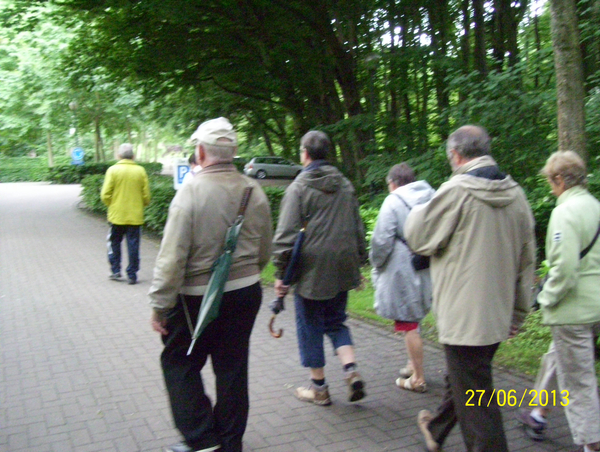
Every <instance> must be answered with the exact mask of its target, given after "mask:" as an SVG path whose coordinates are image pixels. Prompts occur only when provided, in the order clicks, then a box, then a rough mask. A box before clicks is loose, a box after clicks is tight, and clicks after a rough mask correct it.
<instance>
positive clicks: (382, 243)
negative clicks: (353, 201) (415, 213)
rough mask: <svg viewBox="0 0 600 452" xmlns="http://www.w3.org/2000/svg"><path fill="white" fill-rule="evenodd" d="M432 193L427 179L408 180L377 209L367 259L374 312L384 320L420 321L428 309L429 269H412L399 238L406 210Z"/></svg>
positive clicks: (429, 301)
mask: <svg viewBox="0 0 600 452" xmlns="http://www.w3.org/2000/svg"><path fill="white" fill-rule="evenodd" d="M434 193H435V191H434V190H433V188H431V186H430V185H429V184H428V183H427V182H425V181H416V182H412V183H410V184H407V185H404V186H402V187H399V188H397V189H396V190H394V191H393V192H392V193H390V194H389V195H388V197H387V198H386V199H385V201H384V202H383V204H382V206H381V210H380V211H379V216H378V217H377V223H376V224H375V229H374V231H373V237H372V239H371V251H370V253H369V259H370V261H371V265H372V266H373V270H372V273H371V279H372V281H373V286H374V287H375V306H374V307H375V311H377V314H379V315H380V316H382V317H385V318H387V319H393V320H402V321H404V322H420V321H421V320H422V319H423V317H425V316H426V315H427V313H428V312H429V309H430V308H431V276H430V273H429V269H425V270H420V271H418V272H417V271H415V269H414V268H413V266H412V262H411V259H412V252H411V251H410V249H409V248H408V246H407V245H406V244H405V243H403V242H402V240H401V239H400V238H401V237H402V238H404V222H405V221H406V217H407V216H408V213H409V212H410V209H412V208H413V207H414V206H415V205H418V204H423V203H425V202H427V201H429V200H430V199H431V197H432V196H433V194H434ZM403 200H404V201H403Z"/></svg>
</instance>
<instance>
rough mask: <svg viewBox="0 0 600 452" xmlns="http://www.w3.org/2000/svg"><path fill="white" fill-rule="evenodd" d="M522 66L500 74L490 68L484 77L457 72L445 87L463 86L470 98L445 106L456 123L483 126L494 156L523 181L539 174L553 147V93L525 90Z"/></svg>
mask: <svg viewBox="0 0 600 452" xmlns="http://www.w3.org/2000/svg"><path fill="white" fill-rule="evenodd" d="M525 69H526V66H525V65H524V64H519V65H517V66H516V67H515V68H512V69H510V70H506V71H504V72H500V73H498V72H492V73H490V74H489V75H488V76H487V77H486V78H485V79H484V80H481V79H480V77H479V76H478V74H476V73H472V74H469V75H458V76H455V77H453V78H451V79H450V80H449V89H450V90H452V91H455V90H458V89H462V90H464V91H465V92H467V93H468V94H469V95H468V97H467V98H466V99H465V100H463V101H462V102H459V103H457V104H456V105H455V106H453V107H451V108H450V109H449V112H448V113H449V116H450V117H451V118H453V120H454V122H455V124H456V125H463V124H478V125H481V126H483V127H485V128H486V129H487V130H488V132H489V134H490V136H491V137H492V138H493V141H492V155H493V156H494V158H495V159H496V161H497V162H498V164H499V165H500V167H501V168H502V170H503V171H505V172H507V173H509V174H511V175H512V176H513V178H514V179H515V180H517V181H518V182H519V183H524V182H525V181H526V179H527V178H529V177H531V175H532V174H537V173H538V172H539V171H540V169H541V168H542V167H543V165H544V162H545V160H546V158H547V157H548V156H549V155H550V153H551V152H553V151H554V150H556V135H555V130H556V111H555V103H556V101H555V97H554V92H553V91H550V90H535V89H525V87H524V86H523V83H522V79H523V71H524V70H525Z"/></svg>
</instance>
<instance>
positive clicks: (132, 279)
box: [127, 276, 137, 284]
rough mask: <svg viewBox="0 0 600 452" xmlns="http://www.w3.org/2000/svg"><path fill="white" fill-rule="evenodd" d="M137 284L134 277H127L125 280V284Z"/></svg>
mask: <svg viewBox="0 0 600 452" xmlns="http://www.w3.org/2000/svg"><path fill="white" fill-rule="evenodd" d="M136 283H137V277H135V276H129V277H128V278H127V284H136Z"/></svg>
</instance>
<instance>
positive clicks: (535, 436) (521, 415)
mask: <svg viewBox="0 0 600 452" xmlns="http://www.w3.org/2000/svg"><path fill="white" fill-rule="evenodd" d="M515 418H516V419H517V421H519V422H520V423H521V424H523V427H524V428H525V434H526V435H527V436H528V437H529V438H530V439H532V440H534V441H543V440H544V439H546V435H545V433H544V430H545V429H546V423H545V422H538V421H536V420H535V419H534V418H533V417H531V413H530V412H529V411H528V410H525V409H520V410H518V411H517V412H516V413H515Z"/></svg>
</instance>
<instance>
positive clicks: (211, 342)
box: [161, 283, 262, 452]
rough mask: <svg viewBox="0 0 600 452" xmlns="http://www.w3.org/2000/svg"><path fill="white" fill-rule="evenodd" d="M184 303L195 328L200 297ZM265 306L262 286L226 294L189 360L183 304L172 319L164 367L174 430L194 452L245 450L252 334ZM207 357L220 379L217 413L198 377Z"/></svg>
mask: <svg viewBox="0 0 600 452" xmlns="http://www.w3.org/2000/svg"><path fill="white" fill-rule="evenodd" d="M184 298H185V303H186V304H187V307H188V309H189V312H190V315H191V319H192V322H193V323H194V325H195V323H196V319H197V317H198V311H199V309H200V304H201V302H202V297H196V296H185V297H184ZM261 301H262V289H261V287H260V283H256V284H254V285H252V286H250V287H246V288H243V289H240V290H234V291H231V292H226V293H225V294H224V295H223V299H222V303H221V308H220V310H219V317H218V318H217V319H216V320H214V321H213V322H211V323H210V324H209V325H208V326H207V327H206V329H205V330H204V331H203V333H202V335H201V336H200V338H199V339H198V340H197V341H196V345H195V346H194V350H193V352H192V354H191V355H190V356H187V351H188V348H189V346H190V342H191V334H190V329H189V326H188V323H187V321H186V317H185V311H184V307H183V304H182V302H181V300H180V301H179V302H178V303H177V305H176V306H175V307H174V308H173V309H172V310H171V311H170V312H169V314H168V320H167V330H168V331H169V334H168V335H166V336H163V343H164V345H165V348H164V350H163V352H162V355H161V364H162V369H163V374H164V377H165V383H166V386H167V390H168V392H169V400H170V402H171V410H172V412H173V418H174V420H175V426H176V427H177V428H178V429H179V431H180V432H181V434H182V435H183V437H184V439H185V441H186V443H187V444H188V446H190V447H191V448H192V449H193V450H199V449H205V448H208V447H212V446H215V445H217V444H220V445H221V449H220V451H222V452H240V451H241V450H242V436H243V435H244V432H245V430H246V424H247V422H248V410H249V401H248V355H249V345H250V333H251V332H252V328H253V326H254V321H255V319H256V315H257V314H258V310H259V308H260V303H261ZM208 356H210V357H211V362H212V367H213V372H214V374H215V377H216V403H215V405H214V407H213V406H212V404H211V401H210V399H209V398H208V396H207V395H206V394H205V392H204V384H203V382H202V375H201V374H200V371H201V370H202V368H203V367H204V365H205V364H206V360H207V358H208Z"/></svg>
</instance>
